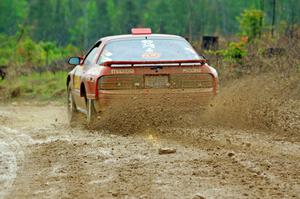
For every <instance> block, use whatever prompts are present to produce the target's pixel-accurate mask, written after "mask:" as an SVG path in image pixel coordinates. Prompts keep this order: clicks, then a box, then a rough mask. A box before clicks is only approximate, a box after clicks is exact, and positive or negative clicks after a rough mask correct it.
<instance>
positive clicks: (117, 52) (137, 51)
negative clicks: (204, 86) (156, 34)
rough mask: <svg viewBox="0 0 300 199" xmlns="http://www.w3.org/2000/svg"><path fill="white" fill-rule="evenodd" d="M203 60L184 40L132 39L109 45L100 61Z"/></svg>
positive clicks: (113, 42) (100, 62)
mask: <svg viewBox="0 0 300 199" xmlns="http://www.w3.org/2000/svg"><path fill="white" fill-rule="evenodd" d="M199 59H202V57H200V56H199V55H198V54H197V53H196V52H195V50H194V49H193V48H192V46H191V45H190V44H189V43H188V42H187V41H185V40H184V39H160V38H159V39H158V38H153V39H146V38H143V39H131V40H119V41H112V42H110V43H108V44H107V45H106V46H105V47H104V50H103V51H102V53H101V56H100V58H99V60H98V63H99V64H102V63H104V62H107V61H175V60H199Z"/></svg>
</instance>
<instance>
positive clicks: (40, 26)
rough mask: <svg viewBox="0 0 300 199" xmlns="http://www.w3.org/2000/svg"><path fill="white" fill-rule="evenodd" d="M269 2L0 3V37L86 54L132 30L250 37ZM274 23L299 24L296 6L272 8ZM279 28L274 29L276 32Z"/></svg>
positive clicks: (293, 0)
mask: <svg viewBox="0 0 300 199" xmlns="http://www.w3.org/2000/svg"><path fill="white" fill-rule="evenodd" d="M270 2H271V1H262V0H251V1H250V0H248V1H246V0H244V1H237V0H186V1H183V0H151V1H148V0H135V1H133V0H84V1H82V0H45V1H43V0H1V1H0V33H5V34H8V35H15V34H16V33H17V32H18V31H19V30H18V27H19V25H22V26H23V27H29V28H30V31H29V33H30V35H29V36H30V38H32V39H33V40H34V41H52V42H55V43H56V44H58V45H59V46H63V45H67V44H69V43H72V44H74V45H77V46H81V48H82V47H84V48H87V47H88V46H90V45H91V44H92V43H93V42H95V41H96V40H97V39H98V38H100V37H103V36H107V35H114V34H121V33H122V34H124V33H129V31H130V29H131V28H132V27H137V26H145V27H151V28H152V29H153V32H157V33H173V34H180V35H183V36H190V37H192V38H195V39H198V38H199V35H213V34H218V35H220V34H222V35H232V34H235V33H237V32H238V31H239V24H238V23H236V16H240V15H241V13H242V12H243V11H244V10H245V9H246V10H248V11H246V12H244V13H243V14H242V16H241V21H240V22H241V31H242V32H243V33H244V34H246V35H249V36H250V37H255V36H256V35H257V33H259V32H260V27H261V26H259V25H260V24H259V23H257V22H258V21H259V19H258V18H261V12H257V11H258V10H263V11H264V13H265V16H264V23H265V25H268V24H269V25H270V24H271V18H272V4H271V3H270ZM276 5H277V6H276V21H277V25H278V22H281V21H284V22H286V24H290V26H292V25H293V24H297V23H298V24H299V23H300V14H299V12H298V10H297V8H299V7H300V1H297V0H284V1H277V3H276ZM276 28H277V29H278V28H279V27H278V26H277V27H276Z"/></svg>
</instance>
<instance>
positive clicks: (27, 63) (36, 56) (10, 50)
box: [0, 34, 79, 68]
mask: <svg viewBox="0 0 300 199" xmlns="http://www.w3.org/2000/svg"><path fill="white" fill-rule="evenodd" d="M17 37H19V35H18V34H17V35H14V36H7V35H4V34H0V65H11V66H19V67H28V68H31V67H37V66H45V65H47V63H51V62H53V61H56V60H61V59H65V57H68V56H71V55H74V54H78V51H79V50H78V48H77V47H75V46H73V45H71V44H69V45H67V46H65V47H58V45H57V44H56V43H55V42H35V41H33V40H32V39H31V38H30V37H28V36H26V35H25V36H23V38H22V39H20V40H19V41H17Z"/></svg>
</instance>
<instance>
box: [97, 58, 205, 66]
mask: <svg viewBox="0 0 300 199" xmlns="http://www.w3.org/2000/svg"><path fill="white" fill-rule="evenodd" d="M205 63H207V60H206V59H199V60H176V61H173V60H172V61H107V62H104V63H103V64H101V65H103V66H110V67H134V66H139V67H151V66H202V65H204V64H205Z"/></svg>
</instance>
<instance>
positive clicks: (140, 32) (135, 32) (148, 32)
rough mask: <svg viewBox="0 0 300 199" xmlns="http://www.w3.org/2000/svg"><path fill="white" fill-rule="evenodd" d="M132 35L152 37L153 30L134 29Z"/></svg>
mask: <svg viewBox="0 0 300 199" xmlns="http://www.w3.org/2000/svg"><path fill="white" fill-rule="evenodd" d="M131 34H133V35H151V34H152V30H151V28H132V29H131Z"/></svg>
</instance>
